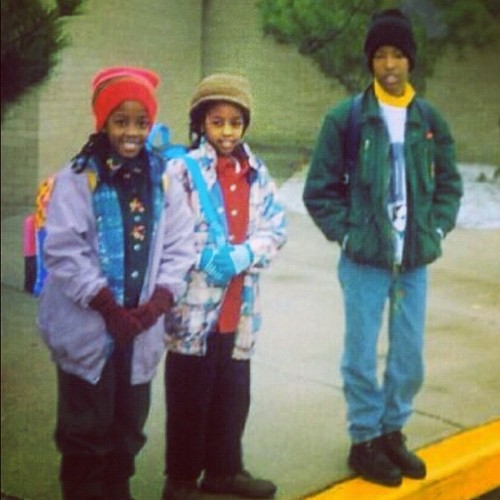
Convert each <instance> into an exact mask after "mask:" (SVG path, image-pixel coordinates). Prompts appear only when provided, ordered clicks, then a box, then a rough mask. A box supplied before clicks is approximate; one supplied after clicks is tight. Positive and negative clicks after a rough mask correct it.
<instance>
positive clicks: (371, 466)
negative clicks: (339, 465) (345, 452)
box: [348, 438, 403, 486]
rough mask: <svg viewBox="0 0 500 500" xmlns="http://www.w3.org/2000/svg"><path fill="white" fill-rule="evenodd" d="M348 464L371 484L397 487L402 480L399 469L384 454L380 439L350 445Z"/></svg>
mask: <svg viewBox="0 0 500 500" xmlns="http://www.w3.org/2000/svg"><path fill="white" fill-rule="evenodd" d="M348 464H349V467H351V469H353V470H354V471H356V472H357V473H358V474H360V475H361V477H362V478H363V479H366V480H367V481H370V482H372V483H378V484H382V485H384V486H399V485H400V484H401V482H402V480H403V479H402V477H401V471H400V470H399V468H398V467H396V466H395V465H394V464H393V463H392V462H391V461H390V460H389V459H388V458H387V456H386V454H385V453H384V451H383V449H382V446H381V443H380V438H376V439H371V440H369V441H364V442H363V443H359V444H354V445H352V446H351V451H350V453H349V460H348Z"/></svg>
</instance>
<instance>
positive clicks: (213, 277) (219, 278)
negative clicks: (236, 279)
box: [198, 247, 229, 286]
mask: <svg viewBox="0 0 500 500" xmlns="http://www.w3.org/2000/svg"><path fill="white" fill-rule="evenodd" d="M217 253H218V250H214V249H213V248H210V247H205V248H204V249H203V250H202V252H201V255H200V260H199V263H198V268H199V269H200V270H201V271H204V272H205V273H206V275H207V281H208V283H209V284H210V285H213V286H226V285H227V282H228V281H229V280H228V279H226V278H225V277H224V276H223V275H222V273H220V272H219V271H218V270H217V268H216V267H215V265H214V259H215V256H216V254H217Z"/></svg>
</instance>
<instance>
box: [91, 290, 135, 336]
mask: <svg viewBox="0 0 500 500" xmlns="http://www.w3.org/2000/svg"><path fill="white" fill-rule="evenodd" d="M89 306H90V307H91V308H92V309H94V310H96V311H97V312H99V313H100V314H101V316H102V317H103V319H104V322H105V323H106V328H107V330H108V333H110V334H111V335H112V336H113V338H114V339H115V341H116V343H117V344H119V345H125V344H127V343H129V342H131V341H132V340H133V338H134V337H135V336H136V335H138V334H139V333H141V332H142V331H143V330H144V328H143V326H142V325H141V323H140V321H139V320H138V319H137V318H135V317H134V316H133V315H132V314H131V313H130V311H128V310H127V309H125V308H124V307H122V306H120V305H118V304H117V303H116V301H115V298H114V296H113V293H112V292H111V290H110V289H109V288H106V287H105V288H101V290H99V292H98V293H97V295H96V296H95V297H94V298H93V299H92V300H91V301H90V302H89Z"/></svg>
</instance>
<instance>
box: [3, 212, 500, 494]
mask: <svg viewBox="0 0 500 500" xmlns="http://www.w3.org/2000/svg"><path fill="white" fill-rule="evenodd" d="M21 227H22V217H20V216H18V217H11V218H8V219H5V220H3V221H2V246H1V249H2V277H1V278H2V279H1V281H2V288H1V292H2V312H1V317H2V324H1V326H2V333H1V337H2V338H1V342H2V343H1V347H2V354H1V356H2V358H1V359H2V464H1V467H2V486H1V489H2V492H3V493H5V494H9V495H12V496H15V497H18V498H22V499H26V500H27V499H40V500H45V499H46V500H57V499H59V498H60V495H59V485H58V480H57V473H58V454H57V452H56V450H55V447H54V443H53V439H52V432H53V428H54V418H55V373H54V367H53V365H52V363H51V361H50V359H49V356H48V351H47V350H46V348H45V346H44V345H43V343H42V341H41V339H40V336H39V335H38V333H37V331H36V328H35V323H34V322H35V315H36V301H35V299H33V298H32V297H30V296H28V295H26V294H24V293H23V292H22V290H21V288H22V276H23V271H22V270H23V258H22V247H21ZM499 248H500V231H474V230H456V231H455V232H454V233H452V234H451V235H450V236H449V237H448V238H447V240H446V245H445V256H444V258H442V259H441V260H440V261H438V262H437V263H435V264H434V265H433V266H432V267H431V269H432V271H431V283H430V291H429V307H428V310H429V312H428V325H427V345H426V359H427V376H426V382H425V385H424V388H423V390H422V392H421V394H420V395H419V397H418V399H417V400H416V411H415V414H414V416H413V417H412V419H411V420H410V422H409V425H408V426H407V428H406V429H405V433H406V434H407V436H408V444H409V446H410V447H411V448H413V449H419V450H420V449H422V451H419V453H424V454H425V456H426V459H428V463H429V465H431V464H436V465H432V468H431V470H430V471H429V472H430V473H429V477H430V479H429V480H425V481H420V482H415V481H413V483H418V484H417V485H416V486H415V485H413V486H412V488H413V490H414V491H413V493H412V494H413V495H414V496H412V497H411V498H443V499H447V498H449V499H455V498H471V496H470V495H474V496H477V495H478V494H481V493H483V492H485V491H489V490H491V489H492V484H493V486H494V487H496V486H500V477H499V478H498V479H494V480H493V483H491V482H490V483H486V481H483V477H484V476H486V475H487V474H486V473H485V469H484V467H489V468H490V469H491V467H492V466H493V465H492V464H494V466H495V470H497V469H496V467H497V465H498V461H497V462H495V461H494V460H495V459H498V456H499V448H498V447H496V446H497V445H500V434H499V432H498V426H496V425H495V422H494V421H495V420H496V419H498V418H499V417H500V397H499V394H500V363H499V360H500V347H499V343H498V338H499V337H498V335H499V333H500V312H499V308H498V304H500V285H499V283H500V259H499V257H498V255H499V254H498V249H499ZM337 258H338V249H337V246H336V245H333V244H330V243H327V242H326V241H325V240H324V238H323V237H322V235H321V234H320V233H319V232H318V231H317V229H316V228H315V227H314V226H313V224H312V222H311V221H310V219H309V218H308V217H306V216H303V215H296V214H290V228H289V241H288V243H287V245H286V247H285V248H284V249H283V251H282V254H281V255H280V256H279V257H278V258H277V260H276V261H275V262H274V265H273V266H272V268H270V269H269V270H267V271H266V272H265V273H264V275H263V279H262V301H263V302H262V307H263V320H264V322H263V329H262V332H261V337H260V339H259V344H258V352H257V354H256V356H255V358H254V361H253V364H252V370H253V372H252V376H253V382H252V383H253V386H252V407H251V414H250V418H249V422H248V426H247V429H246V434H245V461H246V465H247V468H248V469H249V470H250V471H251V472H252V473H253V474H255V475H259V476H263V477H267V478H270V479H273V480H274V481H275V482H276V483H277V484H278V488H279V489H278V494H277V498H278V499H286V500H292V499H297V498H304V497H307V496H314V494H315V493H316V492H321V491H323V490H325V489H328V488H329V487H330V486H331V485H333V484H334V483H337V482H342V485H343V486H342V487H343V488H345V487H346V485H347V486H348V487H350V488H354V489H353V490H348V494H347V496H343V497H342V496H340V495H339V494H338V493H337V492H338V489H337V492H336V491H335V488H334V489H330V490H329V491H327V493H323V494H322V496H320V497H318V498H332V499H334V498H356V497H358V498H360V499H361V498H410V496H403V495H404V494H406V493H405V492H404V488H401V489H398V488H396V489H394V488H382V487H379V488H381V489H382V496H379V497H375V496H372V494H371V493H367V495H368V496H364V494H363V493H360V492H359V490H356V487H359V484H360V483H362V484H364V485H365V486H366V484H368V483H364V482H362V481H361V480H360V479H353V480H352V481H350V478H351V477H352V473H351V472H350V471H349V469H348V468H347V465H346V455H347V452H348V448H349V440H348V437H347V433H346V422H345V406H344V401H343V395H342V390H341V380H340V374H339V359H340V353H341V346H342V332H343V313H342V304H341V295H340V289H339V286H338V284H337V279H336V262H337ZM384 351H385V341H384V339H382V341H381V344H380V356H381V357H382V356H383V353H384ZM164 415H165V412H164V407H163V387H162V367H160V371H159V372H158V376H157V377H156V379H155V381H154V384H153V406H152V409H151V414H150V418H149V420H148V424H147V434H148V438H149V439H148V443H147V444H146V447H145V448H144V450H143V451H142V452H141V454H140V456H139V458H138V463H137V473H136V476H135V478H134V480H133V492H134V495H135V497H136V498H137V500H158V499H159V498H160V492H161V488H162V483H163V476H162V470H163V451H164V442H163V439H164V432H163V426H164ZM491 422H493V424H492V425H491V426H489V425H485V424H488V423H491ZM475 429H480V430H481V431H482V434H481V436H482V437H481V439H479V438H477V435H475V436H476V437H473V438H472V441H470V442H469V444H468V446H465V445H463V444H458V445H456V446H458V448H455V450H456V452H455V453H451V454H450V452H449V451H448V452H446V451H444V448H439V447H437V448H436V446H437V445H438V444H439V443H447V442H449V439H454V438H456V437H457V436H461V435H465V433H466V432H468V431H473V430H475ZM478 432H479V431H478ZM460 443H462V442H460ZM486 445H487V447H488V449H489V450H490V451H491V450H493V451H491V453H490V455H492V456H493V459H492V460H493V461H491V460H490V461H487V464H486V465H485V461H484V460H483V459H484V448H485V446H486ZM426 450H427V451H426ZM429 450H433V451H429ZM436 450H437V451H436ZM462 450H463V453H462ZM426 453H431V455H426ZM454 455H455V456H454ZM464 455H467V458H469V459H471V460H472V463H473V464H476V466H477V467H482V468H481V469H473V471H474V472H473V474H472V475H470V474H469V475H466V474H464V476H463V479H464V480H465V481H466V482H467V484H469V483H470V481H474V482H476V483H478V484H476V486H475V489H474V492H473V493H470V490H467V489H466V488H465V487H463V488H462V489H463V495H462V493H461V492H460V490H461V488H460V483H459V485H458V489H457V486H456V485H455V486H453V485H451V486H450V483H445V482H444V480H443V481H441V480H440V479H439V478H436V474H434V473H435V472H436V471H437V468H438V464H440V463H441V462H446V463H447V464H448V466H449V467H448V469H450V467H451V469H453V465H454V464H455V463H457V464H458V466H457V467H458V469H453V470H454V471H455V472H454V474H455V475H457V474H458V477H459V478H460V474H461V472H460V471H463V470H464V467H465V466H464V465H463V464H464V463H465V462H464V461H463V459H464ZM490 455H489V456H490ZM441 456H442V459H441ZM476 457H477V458H476ZM481 457H483V458H481ZM458 458H460V459H461V460H462V461H461V462H460V461H459V460H456V461H455V459H458ZM481 463H483V465H481ZM460 464H462V465H460ZM434 469H436V470H434ZM486 472H487V471H486ZM431 483H432V484H434V483H435V484H440V483H441V484H444V485H445V487H444V492H443V491H441V492H440V493H439V495H440V496H437V495H435V496H433V493H432V490H431V494H430V496H429V495H428V496H423V492H424V490H426V489H427V491H429V490H428V489H429V488H430V487H431ZM356 484H357V485H358V486H356ZM464 484H465V483H464ZM351 485H354V486H351ZM369 486H370V485H369ZM404 486H405V484H404ZM452 486H453V487H452ZM397 490H400V491H399V492H398V491H397ZM349 491H351V493H349ZM467 491H469V493H467ZM354 492H356V493H354ZM415 492H416V493H415ZM386 493H387V494H386ZM344 494H345V491H344ZM448 494H449V495H448ZM324 495H327V496H324ZM394 495H396V496H394ZM397 495H400V496H397ZM447 495H448V496H447ZM461 495H462V496H461ZM464 495H465V496H464ZM467 495H469V496H467ZM208 498H221V497H210V496H207V499H208Z"/></svg>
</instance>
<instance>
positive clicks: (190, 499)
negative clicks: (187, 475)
mask: <svg viewBox="0 0 500 500" xmlns="http://www.w3.org/2000/svg"><path fill="white" fill-rule="evenodd" d="M162 499H163V500H200V499H201V493H200V491H199V489H198V483H197V482H196V481H194V480H193V481H187V480H186V481H185V480H177V479H171V478H169V479H167V481H166V482H165V487H164V488H163V495H162Z"/></svg>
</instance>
